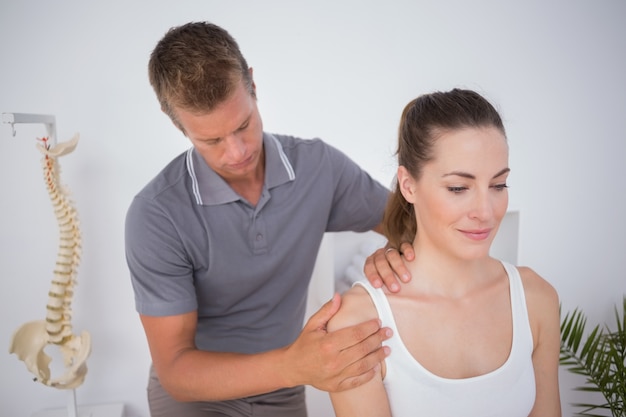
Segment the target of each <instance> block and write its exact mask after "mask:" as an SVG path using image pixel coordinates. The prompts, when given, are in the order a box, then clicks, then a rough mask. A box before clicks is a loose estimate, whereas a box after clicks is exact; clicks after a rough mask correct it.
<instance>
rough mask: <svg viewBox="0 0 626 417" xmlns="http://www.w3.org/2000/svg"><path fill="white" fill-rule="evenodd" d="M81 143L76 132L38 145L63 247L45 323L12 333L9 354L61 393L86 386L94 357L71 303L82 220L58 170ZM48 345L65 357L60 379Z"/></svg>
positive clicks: (26, 326)
mask: <svg viewBox="0 0 626 417" xmlns="http://www.w3.org/2000/svg"><path fill="white" fill-rule="evenodd" d="M77 144H78V134H76V135H75V136H74V137H73V138H72V139H71V140H69V141H67V142H63V143H59V144H57V145H56V146H50V144H49V143H48V139H47V138H43V139H41V143H38V144H37V148H38V149H39V150H40V151H41V153H43V155H44V157H43V158H42V165H43V170H44V180H45V182H46V188H47V189H48V194H49V196H50V200H51V202H52V206H53V208H54V214H55V216H56V219H57V223H58V226H59V231H60V244H59V250H58V256H57V262H56V267H55V268H54V277H53V279H52V283H51V286H50V291H49V293H48V296H49V298H48V305H47V314H46V319H45V320H37V321H31V322H28V323H25V324H23V325H22V326H20V328H18V329H17V330H16V331H15V333H14V334H13V339H12V340H11V347H10V349H9V352H10V353H15V354H16V355H17V356H18V358H19V359H20V360H22V361H24V363H25V364H26V367H27V369H28V370H29V371H30V372H31V373H33V374H34V375H35V378H34V380H35V381H39V382H41V383H42V384H45V385H48V386H51V387H55V388H59V389H73V388H76V387H77V386H79V385H81V384H82V383H83V381H84V379H85V375H86V374H87V365H86V361H87V357H88V356H89V354H90V353H91V336H90V335H89V333H87V332H82V333H81V335H80V336H76V335H74V334H72V323H71V319H72V311H71V302H72V296H73V291H74V284H75V283H76V270H77V267H78V263H79V261H80V251H81V242H80V231H79V229H78V226H79V224H78V216H77V213H76V210H75V209H74V207H73V206H72V204H71V202H70V200H69V199H68V195H67V191H66V190H64V189H63V188H62V187H61V186H60V184H59V172H60V168H59V165H58V163H57V158H58V157H60V156H63V155H66V154H68V153H70V152H72V151H73V150H74V148H75V147H76V145H77ZM48 345H56V346H58V347H59V349H60V351H61V354H62V357H63V362H64V368H65V372H64V373H63V375H61V376H59V377H57V378H52V377H51V375H50V368H49V365H50V362H51V361H52V358H51V357H50V356H48V355H47V354H46V352H45V351H44V349H45V348H46V346H48Z"/></svg>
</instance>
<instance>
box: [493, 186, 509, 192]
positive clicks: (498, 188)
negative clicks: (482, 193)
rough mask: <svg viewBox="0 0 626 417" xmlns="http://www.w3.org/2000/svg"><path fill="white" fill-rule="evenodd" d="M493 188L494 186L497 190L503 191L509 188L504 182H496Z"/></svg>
mask: <svg viewBox="0 0 626 417" xmlns="http://www.w3.org/2000/svg"><path fill="white" fill-rule="evenodd" d="M493 188H495V189H496V190H498V191H503V190H505V189H506V188H509V186H508V185H506V184H496V185H494V186H493Z"/></svg>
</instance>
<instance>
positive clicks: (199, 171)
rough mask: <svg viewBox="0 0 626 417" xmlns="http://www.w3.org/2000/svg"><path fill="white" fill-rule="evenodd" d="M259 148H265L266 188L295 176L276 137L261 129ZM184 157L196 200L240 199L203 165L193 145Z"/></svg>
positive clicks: (220, 201)
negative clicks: (261, 144) (261, 138)
mask: <svg viewBox="0 0 626 417" xmlns="http://www.w3.org/2000/svg"><path fill="white" fill-rule="evenodd" d="M263 148H264V150H265V187H266V188H267V189H268V190H269V189H271V188H273V187H277V186H279V185H281V184H285V183H287V182H289V181H293V180H294V179H295V178H296V175H295V172H294V170H293V167H292V165H291V162H290V161H289V158H287V155H286V154H285V152H284V151H283V147H282V145H281V144H280V142H279V141H278V139H276V137H274V136H273V135H272V134H269V133H265V132H264V133H263ZM185 160H186V166H187V173H188V174H189V177H190V179H191V184H192V192H193V195H194V198H195V200H196V203H197V204H200V205H219V204H226V203H231V202H233V201H238V200H241V199H242V198H241V196H240V195H239V194H237V193H236V192H235V191H234V190H233V189H232V188H230V186H229V185H228V183H226V181H224V179H223V178H222V177H220V176H219V175H218V174H217V173H216V172H215V171H213V169H211V168H210V167H209V166H208V165H207V163H206V162H205V160H204V158H202V156H201V155H200V154H199V153H198V152H197V151H196V149H195V148H191V149H189V150H188V151H187V154H186V159H185Z"/></svg>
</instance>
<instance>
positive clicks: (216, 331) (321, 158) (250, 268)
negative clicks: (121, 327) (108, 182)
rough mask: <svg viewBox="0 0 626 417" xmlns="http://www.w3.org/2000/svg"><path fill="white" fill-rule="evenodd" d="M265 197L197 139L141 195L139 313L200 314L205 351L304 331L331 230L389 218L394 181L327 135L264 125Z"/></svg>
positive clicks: (134, 209)
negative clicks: (288, 132) (240, 182)
mask: <svg viewBox="0 0 626 417" xmlns="http://www.w3.org/2000/svg"><path fill="white" fill-rule="evenodd" d="M263 146H264V148H265V163H266V165H265V169H266V173H265V184H264V187H263V192H262V195H261V198H260V200H259V202H258V204H257V205H256V206H252V205H251V204H249V203H248V202H247V201H246V200H245V199H243V198H242V197H240V196H239V195H238V194H237V193H236V192H235V191H233V190H232V189H231V188H230V187H229V186H228V184H227V183H226V182H225V181H224V180H223V179H222V178H221V177H220V176H219V175H217V174H216V173H215V172H214V171H212V170H211V169H210V168H209V166H208V165H207V164H206V163H205V162H204V160H203V158H202V157H201V156H200V155H199V154H198V153H197V152H196V151H195V150H194V149H193V148H192V149H190V150H188V151H187V152H185V153H183V154H181V155H180V156H178V157H177V158H176V159H174V160H173V161H172V162H171V163H170V164H169V165H167V166H166V167H165V168H164V169H163V171H161V172H160V173H159V174H158V175H157V176H156V177H155V178H154V179H153V180H152V181H151V182H150V183H149V184H148V185H147V186H146V187H145V188H144V189H143V190H142V191H141V192H139V194H138V195H137V196H136V197H135V198H134V200H133V202H132V203H131V205H130V208H129V210H128V213H127V218H126V258H127V262H128V267H129V269H130V275H131V279H132V284H133V288H134V291H135V302H136V308H137V311H138V312H139V313H140V314H144V315H150V316H167V315H176V314H183V313H187V312H190V311H193V310H197V312H198V327H197V334H196V344H197V347H198V348H199V349H202V350H212V351H229V352H241V353H256V352H261V351H265V350H270V349H275V348H278V347H282V346H285V345H287V344H289V343H291V342H293V341H294V340H295V338H296V337H297V335H298V334H299V333H300V331H301V330H302V323H303V319H304V313H305V307H306V306H305V304H306V291H307V288H308V284H309V280H310V278H311V273H312V271H313V267H314V264H315V259H316V255H317V251H318V248H319V245H320V243H321V240H322V237H323V235H324V232H327V231H343V230H352V231H356V232H364V231H367V230H370V229H372V228H373V227H375V226H376V225H378V224H379V223H380V222H381V220H382V215H383V209H384V206H385V204H386V200H387V196H388V193H389V191H388V189H386V188H385V187H384V186H382V185H381V184H379V183H378V182H376V181H374V180H373V179H372V178H371V177H370V176H369V175H368V174H367V173H366V172H365V171H363V170H362V169H360V168H359V167H358V166H357V165H356V164H355V163H354V162H353V161H351V160H350V159H348V158H347V157H346V156H345V155H344V154H343V153H341V152H340V151H338V150H337V149H335V148H333V147H331V146H330V145H328V144H326V143H324V142H322V141H321V140H318V139H314V140H302V139H298V138H294V137H290V136H281V135H272V134H268V133H264V135H263Z"/></svg>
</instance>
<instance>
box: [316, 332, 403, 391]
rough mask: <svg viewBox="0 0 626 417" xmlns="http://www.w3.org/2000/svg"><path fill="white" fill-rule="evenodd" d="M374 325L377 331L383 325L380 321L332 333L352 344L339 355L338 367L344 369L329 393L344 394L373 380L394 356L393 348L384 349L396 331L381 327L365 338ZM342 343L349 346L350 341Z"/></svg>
mask: <svg viewBox="0 0 626 417" xmlns="http://www.w3.org/2000/svg"><path fill="white" fill-rule="evenodd" d="M372 326H375V328H376V327H378V326H379V325H378V323H377V321H376V320H371V321H369V322H365V323H361V324H359V325H356V326H352V327H348V328H345V329H341V330H338V331H336V332H333V333H332V334H331V335H333V336H335V337H337V338H339V337H342V338H345V337H347V338H348V339H346V340H350V341H351V342H348V344H349V346H348V347H347V348H345V349H343V350H341V352H340V353H339V356H338V358H337V360H338V366H339V367H340V368H342V370H341V371H340V373H339V375H338V377H337V380H336V385H335V386H334V387H331V388H332V389H327V390H332V391H343V390H346V389H350V388H354V387H356V386H359V385H361V384H363V383H365V382H367V381H369V380H370V379H372V378H373V377H374V375H376V372H380V362H381V361H383V360H384V359H385V358H386V357H387V356H388V355H389V353H390V349H389V347H387V346H382V342H383V341H385V340H387V339H388V338H390V337H391V336H392V332H391V329H389V328H379V329H378V330H376V331H374V332H373V333H371V334H369V335H368V336H367V337H365V338H363V335H364V334H368V333H369V332H370V331H371V329H372ZM355 341H358V343H355ZM342 343H346V341H342Z"/></svg>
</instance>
